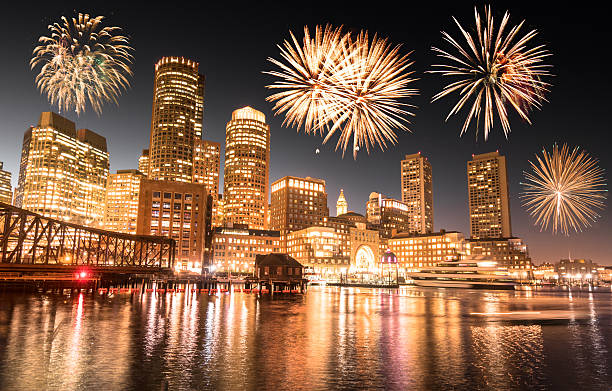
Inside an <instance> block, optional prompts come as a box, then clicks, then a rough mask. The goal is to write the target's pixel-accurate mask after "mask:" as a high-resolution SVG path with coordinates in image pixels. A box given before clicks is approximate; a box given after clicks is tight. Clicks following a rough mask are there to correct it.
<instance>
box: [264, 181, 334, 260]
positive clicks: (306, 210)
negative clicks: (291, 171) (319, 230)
mask: <svg viewBox="0 0 612 391" xmlns="http://www.w3.org/2000/svg"><path fill="white" fill-rule="evenodd" d="M271 198H272V202H271V204H270V208H271V211H270V228H271V229H273V230H278V231H280V237H281V247H282V251H287V250H286V249H287V235H288V234H289V233H290V232H293V231H297V230H300V229H304V228H308V227H312V226H322V225H323V224H324V223H325V221H326V219H327V217H328V216H329V208H328V207H327V192H326V191H325V181H324V180H322V179H316V178H310V177H306V178H299V177H294V176H286V177H284V178H281V179H279V180H277V181H276V182H274V183H273V184H272V196H271Z"/></svg>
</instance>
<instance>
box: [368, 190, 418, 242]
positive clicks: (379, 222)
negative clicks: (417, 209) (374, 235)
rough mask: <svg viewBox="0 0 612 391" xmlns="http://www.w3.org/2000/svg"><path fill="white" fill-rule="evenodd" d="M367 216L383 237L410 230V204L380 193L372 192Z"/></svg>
mask: <svg viewBox="0 0 612 391" xmlns="http://www.w3.org/2000/svg"><path fill="white" fill-rule="evenodd" d="M366 217H367V221H368V223H369V224H371V225H372V226H375V227H377V228H378V230H379V231H380V233H381V236H382V237H383V238H390V237H391V236H392V235H393V232H410V227H411V225H410V221H411V220H410V215H409V209H408V205H406V204H405V203H404V202H402V201H399V200H396V199H393V198H388V197H386V196H384V195H382V194H380V193H370V198H369V200H368V202H367V204H366Z"/></svg>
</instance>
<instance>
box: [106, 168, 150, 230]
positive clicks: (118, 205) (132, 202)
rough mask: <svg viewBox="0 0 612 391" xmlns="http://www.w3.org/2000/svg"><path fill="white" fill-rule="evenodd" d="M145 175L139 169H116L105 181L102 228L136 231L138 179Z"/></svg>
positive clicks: (138, 193)
mask: <svg viewBox="0 0 612 391" xmlns="http://www.w3.org/2000/svg"><path fill="white" fill-rule="evenodd" d="M143 178H146V176H145V175H144V174H143V173H141V172H140V171H139V170H118V171H117V173H116V174H110V175H109V176H108V181H107V183H106V202H105V204H106V213H105V216H104V229H106V230H109V231H116V232H124V233H129V234H135V233H136V223H137V220H138V198H139V195H140V181H141V180H142V179H143Z"/></svg>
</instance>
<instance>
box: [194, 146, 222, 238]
mask: <svg viewBox="0 0 612 391" xmlns="http://www.w3.org/2000/svg"><path fill="white" fill-rule="evenodd" d="M220 168H221V145H220V144H219V143H216V142H214V141H208V140H200V139H198V140H196V143H195V147H194V152H193V183H199V184H202V185H204V186H205V187H206V191H208V194H209V195H210V196H211V197H212V204H211V205H212V207H211V223H212V225H213V226H219V225H220V224H218V222H219V221H221V220H222V218H221V217H220V216H219V213H222V211H219V209H218V202H217V200H218V198H219V174H220Z"/></svg>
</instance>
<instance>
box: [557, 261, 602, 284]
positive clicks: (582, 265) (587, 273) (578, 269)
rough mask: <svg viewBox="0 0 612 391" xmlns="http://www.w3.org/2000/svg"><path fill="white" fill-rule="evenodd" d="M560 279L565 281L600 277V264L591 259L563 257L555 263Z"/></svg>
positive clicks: (591, 279)
mask: <svg viewBox="0 0 612 391" xmlns="http://www.w3.org/2000/svg"><path fill="white" fill-rule="evenodd" d="M555 269H556V271H557V274H558V276H559V279H560V280H563V281H566V282H568V281H570V282H571V281H573V282H581V281H594V280H598V279H599V273H598V269H599V265H597V264H596V263H594V262H593V261H592V260H590V259H561V260H560V261H559V262H557V263H556V264H555Z"/></svg>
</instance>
